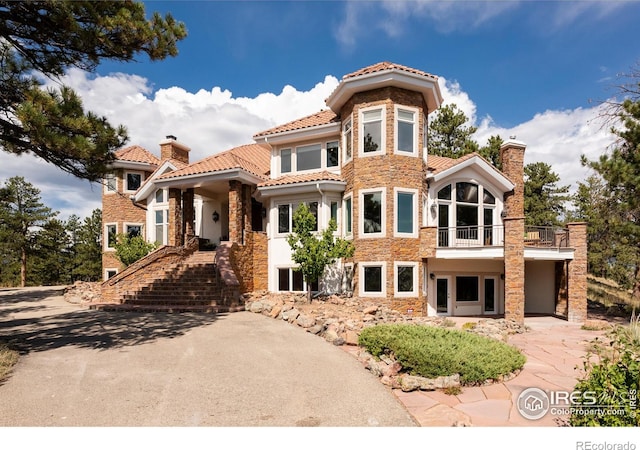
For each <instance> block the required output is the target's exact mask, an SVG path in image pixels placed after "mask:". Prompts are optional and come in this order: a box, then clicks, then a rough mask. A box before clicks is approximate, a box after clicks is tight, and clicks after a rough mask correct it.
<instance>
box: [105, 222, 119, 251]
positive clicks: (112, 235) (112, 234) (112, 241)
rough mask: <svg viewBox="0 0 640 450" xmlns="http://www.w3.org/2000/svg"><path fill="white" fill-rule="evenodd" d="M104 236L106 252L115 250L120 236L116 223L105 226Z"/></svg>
mask: <svg viewBox="0 0 640 450" xmlns="http://www.w3.org/2000/svg"><path fill="white" fill-rule="evenodd" d="M104 234H105V237H106V239H105V240H104V248H105V250H115V246H116V242H117V236H118V225H117V224H115V223H108V224H106V225H105V226H104Z"/></svg>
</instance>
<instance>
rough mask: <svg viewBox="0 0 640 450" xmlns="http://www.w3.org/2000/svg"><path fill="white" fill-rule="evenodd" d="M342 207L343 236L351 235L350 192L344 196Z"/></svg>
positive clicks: (351, 206) (351, 203) (351, 212)
mask: <svg viewBox="0 0 640 450" xmlns="http://www.w3.org/2000/svg"><path fill="white" fill-rule="evenodd" d="M342 203H343V206H342V207H343V208H344V234H345V236H351V235H353V202H352V196H351V194H349V195H347V196H345V198H344V200H343V201H342Z"/></svg>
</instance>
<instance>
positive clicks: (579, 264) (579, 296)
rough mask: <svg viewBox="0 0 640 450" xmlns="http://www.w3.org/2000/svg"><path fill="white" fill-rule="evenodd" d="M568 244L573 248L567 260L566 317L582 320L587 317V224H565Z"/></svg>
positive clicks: (574, 320) (572, 320)
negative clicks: (567, 298)
mask: <svg viewBox="0 0 640 450" xmlns="http://www.w3.org/2000/svg"><path fill="white" fill-rule="evenodd" d="M567 227H568V228H569V245H570V246H571V247H572V248H573V249H574V250H575V251H574V257H573V260H572V261H569V270H568V274H567V278H568V286H569V295H568V297H569V301H568V312H567V319H568V320H569V322H584V321H585V320H586V319H587V224H586V223H584V222H576V223H569V224H567Z"/></svg>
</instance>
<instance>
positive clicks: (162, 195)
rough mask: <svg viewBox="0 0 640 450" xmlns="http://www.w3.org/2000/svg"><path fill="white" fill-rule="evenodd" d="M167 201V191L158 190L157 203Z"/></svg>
mask: <svg viewBox="0 0 640 450" xmlns="http://www.w3.org/2000/svg"><path fill="white" fill-rule="evenodd" d="M166 201H167V195H166V191H165V190H164V189H158V190H157V191H156V203H165V202H166Z"/></svg>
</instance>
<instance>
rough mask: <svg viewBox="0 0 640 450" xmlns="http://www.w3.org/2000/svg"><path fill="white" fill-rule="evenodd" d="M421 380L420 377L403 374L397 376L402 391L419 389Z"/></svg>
mask: <svg viewBox="0 0 640 450" xmlns="http://www.w3.org/2000/svg"><path fill="white" fill-rule="evenodd" d="M422 380H423V378H422V377H416V376H414V375H407V374H404V375H401V376H399V377H398V384H399V385H400V389H402V391H403V392H411V391H416V390H418V389H420V386H421V385H422Z"/></svg>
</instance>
